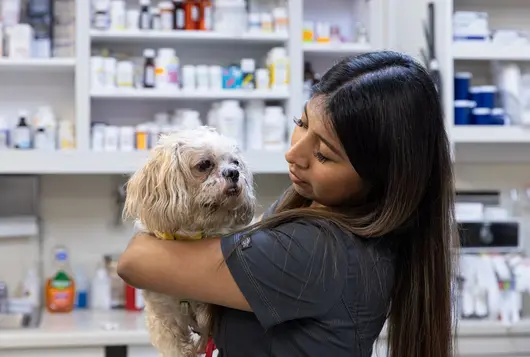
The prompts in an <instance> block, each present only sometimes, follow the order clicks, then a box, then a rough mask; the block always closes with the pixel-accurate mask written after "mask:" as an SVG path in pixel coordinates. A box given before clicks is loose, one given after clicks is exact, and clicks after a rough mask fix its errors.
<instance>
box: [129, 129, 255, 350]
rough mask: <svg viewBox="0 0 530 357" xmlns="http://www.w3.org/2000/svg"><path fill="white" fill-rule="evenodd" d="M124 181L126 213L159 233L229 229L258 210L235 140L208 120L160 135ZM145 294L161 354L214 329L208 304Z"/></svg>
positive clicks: (187, 346) (194, 344)
mask: <svg viewBox="0 0 530 357" xmlns="http://www.w3.org/2000/svg"><path fill="white" fill-rule="evenodd" d="M235 176H239V178H238V179H237V180H235V179H234V177H235ZM126 189H127V191H126V192H127V195H126V201H125V207H124V217H125V218H132V219H135V220H137V221H139V222H141V225H142V226H143V227H144V228H145V230H146V231H148V232H153V233H158V234H159V237H160V238H162V236H163V235H164V234H165V235H168V234H169V235H171V236H172V237H179V238H177V239H181V238H183V237H192V236H196V235H197V234H202V236H213V235H219V234H226V233H230V232H231V231H234V230H237V229H240V228H242V227H244V226H246V225H247V224H248V223H250V221H251V220H252V217H253V216H254V208H255V196H254V191H253V182H252V174H251V172H250V170H249V169H248V167H247V165H246V163H245V162H244V161H243V158H242V157H241V155H240V152H239V150H238V148H237V145H236V144H235V142H233V141H232V140H230V139H228V138H225V137H222V136H221V135H219V134H218V133H217V132H216V131H215V130H213V129H211V128H208V127H200V128H199V129H195V130H183V131H179V132H175V133H171V134H168V135H166V136H163V137H161V138H160V140H159V142H158V144H157V146H156V147H155V148H154V149H153V150H152V152H151V156H150V158H149V160H148V162H147V163H146V164H145V166H143V167H142V168H141V169H140V170H138V171H137V172H136V173H135V174H134V175H133V176H132V177H131V178H130V180H129V181H128V182H127V187H126ZM155 235H156V234H155ZM144 297H145V310H146V318H147V328H148V331H149V334H150V339H151V343H152V344H153V345H154V346H155V347H156V348H157V349H158V350H159V352H160V354H161V356H163V357H196V356H197V352H198V350H200V349H202V348H204V346H205V344H206V343H207V340H208V337H209V334H210V332H211V319H212V317H211V307H210V306H209V305H207V304H204V303H201V302H196V301H189V305H188V306H189V309H188V311H187V312H186V311H182V304H181V299H179V298H177V297H171V296H166V295H162V294H159V293H155V292H149V291H144ZM184 298H185V297H184ZM191 330H193V331H195V332H196V333H198V334H199V336H200V337H199V338H198V340H197V338H196V335H195V336H194V334H192V333H191V332H190V331H191Z"/></svg>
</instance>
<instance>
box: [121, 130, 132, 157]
mask: <svg viewBox="0 0 530 357" xmlns="http://www.w3.org/2000/svg"><path fill="white" fill-rule="evenodd" d="M134 132H135V130H134V127H132V126H122V127H120V151H134Z"/></svg>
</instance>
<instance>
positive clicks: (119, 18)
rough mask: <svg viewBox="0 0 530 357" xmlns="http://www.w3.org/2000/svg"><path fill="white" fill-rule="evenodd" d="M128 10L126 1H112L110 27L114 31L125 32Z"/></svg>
mask: <svg viewBox="0 0 530 357" xmlns="http://www.w3.org/2000/svg"><path fill="white" fill-rule="evenodd" d="M125 14H126V10H125V1H124V0H112V1H111V3H110V27H111V29H113V30H125V27H126V18H125V17H126V15H125Z"/></svg>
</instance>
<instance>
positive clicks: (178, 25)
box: [173, 0, 186, 30]
mask: <svg viewBox="0 0 530 357" xmlns="http://www.w3.org/2000/svg"><path fill="white" fill-rule="evenodd" d="M173 19H174V24H173V29H175V30H185V29H186V10H185V7H184V0H173Z"/></svg>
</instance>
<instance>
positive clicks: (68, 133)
mask: <svg viewBox="0 0 530 357" xmlns="http://www.w3.org/2000/svg"><path fill="white" fill-rule="evenodd" d="M59 148H60V149H62V150H65V149H75V131H74V123H73V122H72V121H70V120H61V121H60V122H59Z"/></svg>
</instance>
